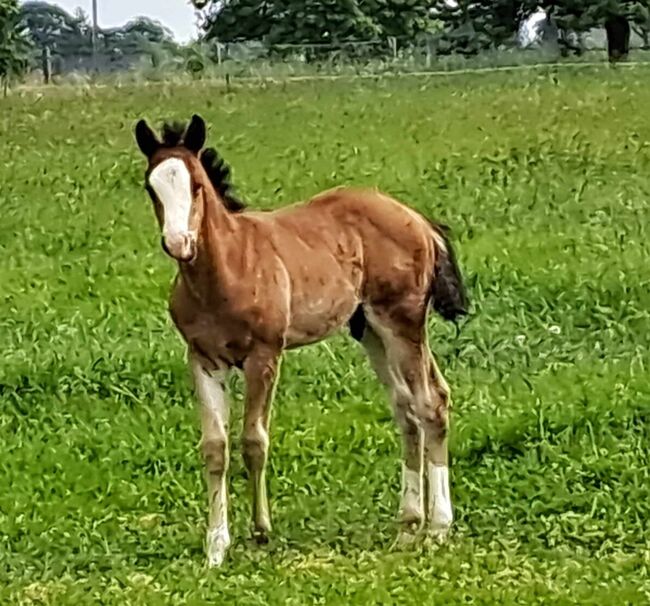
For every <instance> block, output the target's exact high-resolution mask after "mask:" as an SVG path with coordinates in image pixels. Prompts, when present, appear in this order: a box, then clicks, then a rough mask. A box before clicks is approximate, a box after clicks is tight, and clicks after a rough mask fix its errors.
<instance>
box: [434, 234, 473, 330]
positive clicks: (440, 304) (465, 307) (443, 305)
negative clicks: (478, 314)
mask: <svg viewBox="0 0 650 606" xmlns="http://www.w3.org/2000/svg"><path fill="white" fill-rule="evenodd" d="M431 226H432V227H433V241H434V245H435V263H434V266H433V280H432V282H431V304H432V305H433V309H434V310H435V311H436V312H437V313H438V314H440V315H441V316H442V317H443V318H444V319H445V320H449V321H451V322H455V321H456V320H457V319H458V317H459V316H465V315H467V314H468V312H469V298H468V296H467V292H466V290H465V285H464V284H463V277H462V275H461V272H460V267H459V265H458V260H457V259H456V253H455V251H454V249H453V247H452V245H451V242H450V240H449V235H448V234H449V228H448V227H447V226H446V225H441V224H439V223H433V222H431Z"/></svg>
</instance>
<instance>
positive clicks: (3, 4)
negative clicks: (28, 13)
mask: <svg viewBox="0 0 650 606" xmlns="http://www.w3.org/2000/svg"><path fill="white" fill-rule="evenodd" d="M28 52H29V43H28V42H27V39H26V38H25V36H24V34H23V31H22V29H21V27H20V9H19V8H18V0H0V82H1V83H2V84H3V86H6V85H7V84H8V81H9V80H10V79H12V78H15V77H16V76H20V75H21V74H22V73H23V72H24V71H25V70H26V69H27V63H28Z"/></svg>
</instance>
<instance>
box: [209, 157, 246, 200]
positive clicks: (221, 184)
mask: <svg viewBox="0 0 650 606" xmlns="http://www.w3.org/2000/svg"><path fill="white" fill-rule="evenodd" d="M201 164H202V165H203V168H204V169H205V172H206V173H207V174H208V177H209V179H210V182H211V183H212V185H213V187H214V188H215V190H216V191H217V193H218V194H219V196H220V197H221V199H222V200H223V203H224V205H225V207H226V208H227V209H228V210H229V211H230V212H234V213H239V212H242V211H243V210H244V209H245V208H246V204H244V203H243V202H242V201H241V200H240V199H239V197H238V196H237V194H235V191H234V188H233V185H232V183H231V182H230V166H228V165H227V164H226V162H225V160H224V159H223V158H222V157H221V156H220V155H219V153H218V152H217V150H216V149H214V148H213V147H208V148H207V149H204V150H203V151H202V152H201Z"/></svg>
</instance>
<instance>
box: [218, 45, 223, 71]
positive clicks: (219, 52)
mask: <svg viewBox="0 0 650 606" xmlns="http://www.w3.org/2000/svg"><path fill="white" fill-rule="evenodd" d="M221 62H222V57H221V42H217V65H218V66H219V67H221Z"/></svg>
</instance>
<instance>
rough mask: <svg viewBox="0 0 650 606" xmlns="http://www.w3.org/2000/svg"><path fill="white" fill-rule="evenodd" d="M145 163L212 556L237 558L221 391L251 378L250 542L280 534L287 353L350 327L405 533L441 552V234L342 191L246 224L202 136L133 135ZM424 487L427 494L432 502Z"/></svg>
mask: <svg viewBox="0 0 650 606" xmlns="http://www.w3.org/2000/svg"><path fill="white" fill-rule="evenodd" d="M135 134H136V140H137V143H138V146H139V147H140V150H141V151H142V152H143V153H144V155H145V156H146V158H147V161H148V167H147V170H146V175H145V182H146V189H147V191H148V192H149V194H150V196H151V199H152V201H153V206H154V210H155V214H156V217H157V219H158V223H159V225H160V229H161V231H162V245H163V248H164V250H165V252H166V253H167V254H168V255H169V256H171V257H173V258H174V259H176V260H177V262H178V274H177V276H176V279H175V282H174V285H173V288H172V292H171V297H170V313H171V317H172V319H173V321H174V323H175V325H176V327H177V329H178V330H179V332H180V333H181V335H182V337H183V339H184V341H185V342H186V343H187V348H188V358H189V366H190V369H191V373H192V376H193V381H194V386H195V391H196V394H197V397H198V400H199V403H200V411H201V414H200V416H201V426H202V440H201V450H202V454H203V458H204V461H205V465H206V473H207V486H208V497H209V521H208V531H207V546H206V549H207V557H208V563H209V564H210V565H211V566H218V565H220V564H221V563H222V562H223V560H224V557H225V554H226V550H227V548H228V546H229V544H230V534H229V530H228V511H227V509H228V500H227V491H226V473H227V469H228V461H229V448H228V413H229V409H228V403H227V400H226V395H225V389H224V386H225V382H226V377H227V375H228V372H229V371H230V370H231V369H232V368H233V367H236V368H239V369H241V370H242V371H243V374H244V378H245V382H246V398H245V411H244V422H243V436H242V449H243V456H244V461H245V464H246V468H247V470H248V473H249V476H250V481H251V484H252V493H253V532H254V535H255V536H256V538H257V539H258V540H259V541H260V542H264V541H266V540H267V537H268V533H269V532H270V530H271V519H270V515H269V504H268V498H267V492H266V480H265V468H266V463H267V453H268V448H269V420H270V412H271V403H272V400H273V391H274V386H275V383H276V378H277V375H278V367H279V364H280V358H281V356H282V353H283V351H284V350H286V349H290V348H295V347H300V346H302V345H307V344H310V343H315V342H317V341H320V340H322V339H325V338H326V337H328V336H329V335H331V334H332V333H334V332H335V331H337V330H338V329H339V328H341V327H343V326H344V325H346V324H347V325H348V326H349V328H350V331H351V333H352V336H353V337H354V338H355V339H356V340H358V341H360V342H361V344H362V345H363V347H364V348H365V350H366V352H367V354H368V356H369V358H370V361H371V363H372V366H373V368H374V370H375V371H376V374H377V376H378V378H379V379H380V381H381V382H382V383H383V384H384V385H386V386H387V388H388V389H389V391H390V395H391V400H392V405H393V408H394V413H395V417H396V420H397V423H398V425H399V427H400V428H401V431H402V435H403V441H404V456H403V463H402V496H401V502H400V513H399V515H400V520H401V522H403V524H404V528H405V530H406V531H407V532H409V531H411V530H412V529H413V528H414V527H415V528H417V527H419V526H421V525H422V524H423V523H425V522H426V524H427V527H428V529H429V530H430V531H431V532H432V533H433V534H434V535H436V536H437V537H444V536H446V534H447V532H448V530H449V528H450V526H451V523H452V517H453V516H452V506H451V499H450V492H449V475H448V454H447V439H448V410H449V406H450V399H449V387H448V385H447V383H446V382H445V380H444V378H443V376H442V374H441V373H440V370H439V369H438V366H437V364H436V362H435V360H434V358H433V357H432V355H431V353H430V350H429V347H428V344H427V331H426V318H427V310H428V307H429V304H431V305H432V306H433V308H434V309H435V310H436V311H437V312H438V313H439V314H440V315H441V316H443V317H444V318H445V319H447V320H454V319H456V318H457V317H458V316H461V315H463V314H466V313H467V308H468V302H467V297H466V294H465V289H464V287H463V283H462V278H461V274H460V270H459V267H458V264H457V262H456V259H455V256H454V252H453V250H452V248H451V245H450V242H449V240H448V238H447V235H446V231H445V229H444V228H443V227H442V226H439V225H437V224H435V223H431V222H429V221H427V220H426V219H425V218H424V217H422V216H421V215H420V214H418V213H416V212H415V211H413V210H411V209H410V208H408V207H407V206H405V205H404V204H402V203H400V202H398V201H397V200H394V199H393V198H390V197H389V196H387V195H385V194H383V193H380V192H378V191H374V190H358V189H350V188H339V189H334V190H330V191H326V192H323V193H320V194H318V195H317V196H315V197H313V198H312V199H310V200H308V201H307V202H304V203H299V204H295V205H292V206H289V207H286V208H281V209H279V210H274V211H267V212H257V211H252V210H247V209H246V208H245V207H244V205H243V204H242V203H241V202H240V200H239V199H238V198H237V196H236V195H235V193H234V191H233V188H232V187H231V184H230V179H229V173H230V171H229V168H228V167H227V166H226V165H225V164H224V162H223V160H222V159H221V158H220V157H219V155H218V154H217V152H216V151H215V150H213V149H204V148H203V147H204V144H205V139H206V126H205V122H204V121H203V120H202V119H201V118H200V117H199V116H197V115H194V116H193V117H192V119H191V121H190V122H189V124H188V125H187V127H184V126H178V125H165V126H164V127H163V131H162V137H158V136H157V135H156V134H155V133H154V132H153V131H152V130H151V128H150V127H149V126H148V125H147V123H146V122H145V121H144V120H140V121H139V122H138V124H137V126H136V130H135ZM425 486H426V488H425Z"/></svg>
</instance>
